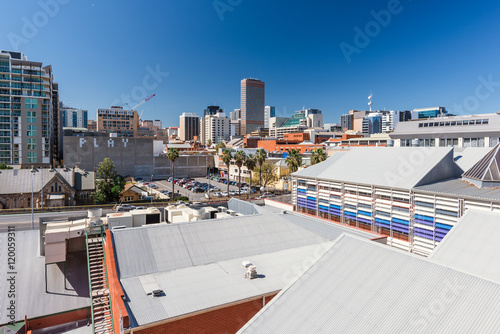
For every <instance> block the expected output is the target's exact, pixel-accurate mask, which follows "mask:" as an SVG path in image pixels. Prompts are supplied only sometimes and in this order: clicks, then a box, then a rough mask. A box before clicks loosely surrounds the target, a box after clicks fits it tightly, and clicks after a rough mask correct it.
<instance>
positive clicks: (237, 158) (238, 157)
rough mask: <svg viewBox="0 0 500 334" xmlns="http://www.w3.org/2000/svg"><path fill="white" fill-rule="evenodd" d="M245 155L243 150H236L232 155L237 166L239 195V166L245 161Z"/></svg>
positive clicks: (239, 189) (239, 191) (239, 194)
mask: <svg viewBox="0 0 500 334" xmlns="http://www.w3.org/2000/svg"><path fill="white" fill-rule="evenodd" d="M246 158H247V155H246V154H245V152H244V151H238V152H236V154H235V155H234V163H235V165H236V166H238V196H241V167H243V164H244V163H245V160H246Z"/></svg>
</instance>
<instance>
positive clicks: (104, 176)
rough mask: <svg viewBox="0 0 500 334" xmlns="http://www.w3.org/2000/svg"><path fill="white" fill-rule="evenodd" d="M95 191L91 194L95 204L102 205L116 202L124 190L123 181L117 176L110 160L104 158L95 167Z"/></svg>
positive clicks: (121, 177)
mask: <svg viewBox="0 0 500 334" xmlns="http://www.w3.org/2000/svg"><path fill="white" fill-rule="evenodd" d="M96 174H97V179H98V181H97V185H96V191H95V192H94V193H92V198H93V199H94V201H95V202H97V203H100V204H103V203H109V202H118V201H119V200H120V196H121V193H122V191H123V189H124V188H125V179H124V178H123V176H121V175H120V174H118V172H117V171H116V168H115V164H114V163H113V161H112V160H111V159H110V158H104V160H103V161H101V162H100V163H99V166H98V167H97V171H96Z"/></svg>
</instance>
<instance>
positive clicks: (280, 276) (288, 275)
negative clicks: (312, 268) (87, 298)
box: [121, 241, 332, 327]
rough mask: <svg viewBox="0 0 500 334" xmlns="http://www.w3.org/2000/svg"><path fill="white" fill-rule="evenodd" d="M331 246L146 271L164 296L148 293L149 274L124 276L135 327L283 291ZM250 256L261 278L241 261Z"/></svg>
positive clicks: (291, 249)
mask: <svg viewBox="0 0 500 334" xmlns="http://www.w3.org/2000/svg"><path fill="white" fill-rule="evenodd" d="M331 244H332V242H331V241H329V242H325V243H320V244H315V245H309V246H303V247H298V248H290V249H285V250H280V251H276V252H270V253H266V254H260V255H253V256H245V257H240V258H235V259H231V260H226V261H218V262H214V263H210V264H206V265H203V266H196V267H188V268H183V269H179V270H172V271H167V272H160V273H155V274H152V275H145V276H149V277H147V282H151V281H154V283H155V286H156V287H157V288H159V289H161V290H163V292H164V296H160V297H153V296H152V295H147V294H146V290H147V289H148V287H147V286H144V285H143V284H142V283H141V279H142V278H143V277H144V276H138V277H129V278H125V279H122V280H121V282H122V285H123V287H124V290H125V292H126V294H127V297H128V298H127V305H128V307H129V308H130V310H131V311H132V313H133V318H134V319H135V323H134V324H132V326H133V327H135V326H140V325H145V324H149V323H153V322H157V321H161V320H165V319H169V318H173V317H177V316H181V315H184V314H188V313H192V312H196V311H199V310H205V309H209V308H212V307H216V306H220V305H225V304H230V303H234V302H237V301H240V300H244V299H247V298H252V297H256V296H261V295H265V294H268V293H272V292H277V291H279V290H281V289H283V288H284V287H285V286H286V285H287V284H288V283H289V282H290V281H291V280H292V279H293V278H294V277H295V275H294V272H293V270H294V269H293V268H296V267H297V266H299V268H300V270H306V269H307V266H308V265H310V264H311V261H307V260H308V259H311V258H314V257H315V256H320V255H321V254H322V253H323V252H325V251H326V250H327V249H328V248H329V247H331ZM246 260H247V261H250V262H252V263H253V264H254V265H256V267H257V273H258V274H259V278H256V279H252V280H249V279H245V278H244V274H245V268H244V267H243V266H242V264H241V263H242V262H243V261H246ZM304 265H305V266H306V267H305V268H302V267H303V266H304ZM294 266H295V267H294ZM301 266H302V267H301ZM295 270H296V269H295ZM149 284H151V283H149Z"/></svg>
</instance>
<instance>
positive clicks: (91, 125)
mask: <svg viewBox="0 0 500 334" xmlns="http://www.w3.org/2000/svg"><path fill="white" fill-rule="evenodd" d="M87 129H88V130H89V132H94V131H97V122H96V121H94V120H93V119H89V120H88V121H87Z"/></svg>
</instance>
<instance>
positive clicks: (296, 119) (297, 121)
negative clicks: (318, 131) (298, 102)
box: [269, 109, 323, 139]
mask: <svg viewBox="0 0 500 334" xmlns="http://www.w3.org/2000/svg"><path fill="white" fill-rule="evenodd" d="M322 127H323V115H322V113H321V110H319V109H304V110H299V111H296V112H295V114H293V115H292V117H291V118H287V117H271V118H270V121H269V136H271V137H273V138H277V139H283V136H284V135H285V134H286V133H297V132H303V131H304V130H306V129H309V128H322Z"/></svg>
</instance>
